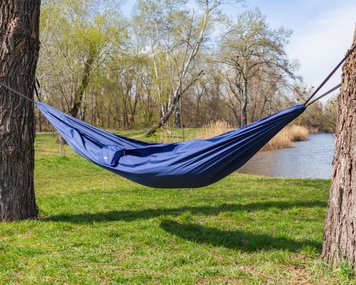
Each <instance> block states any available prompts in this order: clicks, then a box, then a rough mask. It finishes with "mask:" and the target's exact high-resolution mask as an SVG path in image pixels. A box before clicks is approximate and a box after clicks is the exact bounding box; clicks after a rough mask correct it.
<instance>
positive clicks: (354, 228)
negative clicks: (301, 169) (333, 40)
mask: <svg viewBox="0 0 356 285" xmlns="http://www.w3.org/2000/svg"><path fill="white" fill-rule="evenodd" d="M353 44H354V45H355V44H356V31H355V36H354V42H353ZM322 258H323V259H324V260H326V261H327V262H329V263H331V264H332V265H333V266H337V265H339V263H340V262H341V261H342V260H346V261H348V262H349V264H350V265H352V266H354V267H355V266H356V51H354V52H353V53H352V55H350V57H349V58H348V60H347V61H346V63H345V65H344V67H343V76H342V85H341V93H340V96H339V98H338V123H337V130H336V146H335V153H334V161H333V181H332V186H331V190H330V198H329V207H328V213H327V218H326V224H325V229H324V244H323V252H322Z"/></svg>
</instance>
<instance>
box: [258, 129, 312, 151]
mask: <svg viewBox="0 0 356 285" xmlns="http://www.w3.org/2000/svg"><path fill="white" fill-rule="evenodd" d="M308 136H309V131H308V129H307V128H305V127H302V126H297V125H291V126H287V127H285V128H284V129H283V130H282V131H280V132H279V133H278V134H277V135H276V136H275V137H274V138H272V139H271V140H270V141H269V142H268V143H267V144H266V145H265V146H264V148H263V150H274V149H282V148H289V147H292V146H293V142H296V141H306V140H308Z"/></svg>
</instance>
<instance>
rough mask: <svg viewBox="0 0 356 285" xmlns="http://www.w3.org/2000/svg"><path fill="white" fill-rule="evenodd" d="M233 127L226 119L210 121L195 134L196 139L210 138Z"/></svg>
mask: <svg viewBox="0 0 356 285" xmlns="http://www.w3.org/2000/svg"><path fill="white" fill-rule="evenodd" d="M231 130H232V127H231V126H230V124H229V123H228V122H226V121H216V122H210V123H209V124H207V125H205V126H204V127H203V128H202V129H201V130H200V131H198V132H197V133H196V134H195V138H196V139H208V138H211V137H215V136H217V135H220V134H223V133H226V132H228V131H231Z"/></svg>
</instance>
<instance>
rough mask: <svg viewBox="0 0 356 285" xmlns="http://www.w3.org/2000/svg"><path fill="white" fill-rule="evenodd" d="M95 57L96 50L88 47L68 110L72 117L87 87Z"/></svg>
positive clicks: (77, 109)
mask: <svg viewBox="0 0 356 285" xmlns="http://www.w3.org/2000/svg"><path fill="white" fill-rule="evenodd" d="M95 57H96V51H95V50H94V49H93V48H90V51H89V55H88V58H87V59H86V61H85V63H84V71H83V75H82V80H81V82H80V85H79V88H78V90H77V91H76V92H75V94H74V98H73V103H72V106H71V108H70V110H69V114H70V115H71V116H72V117H74V118H76V117H77V116H78V113H79V108H80V106H81V105H82V102H83V97H84V92H85V90H86V89H87V87H88V84H89V81H90V76H91V72H92V69H93V63H94V61H95Z"/></svg>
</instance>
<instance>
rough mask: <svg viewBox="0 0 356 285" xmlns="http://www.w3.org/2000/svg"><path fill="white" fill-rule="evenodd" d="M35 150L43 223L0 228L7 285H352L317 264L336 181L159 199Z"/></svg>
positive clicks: (266, 182)
mask: <svg viewBox="0 0 356 285" xmlns="http://www.w3.org/2000/svg"><path fill="white" fill-rule="evenodd" d="M54 142H55V139H54V138H53V137H51V136H50V135H46V136H45V135H43V136H38V138H37V141H36V150H37V152H36V153H37V156H36V173H35V187H36V195H37V203H38V207H39V211H40V215H39V219H38V220H32V221H23V222H16V223H2V224H1V226H0V280H1V281H0V283H1V284H7V283H9V284H354V283H352V282H353V281H352V272H350V270H349V269H348V268H347V267H346V266H345V267H342V268H340V269H338V270H332V269H330V268H329V267H328V266H327V265H326V264H324V263H323V262H322V261H321V260H320V252H321V247H322V234H323V225H324V219H325V213H326V206H327V199H328V191H329V186H330V181H327V180H310V179H308V180H302V179H274V178H261V177H254V176H246V175H238V174H233V175H230V176H229V177H227V178H226V179H224V180H223V181H221V182H219V183H216V184H214V185H211V186H209V187H205V188H201V189H170V190H167V189H152V188H148V187H143V186H140V185H137V184H134V183H132V182H129V181H127V180H125V179H123V178H120V177H119V176H116V175H114V174H111V173H110V172H108V171H106V170H103V169H101V168H99V167H97V166H95V165H93V164H91V163H89V162H87V161H85V160H84V159H82V158H80V157H79V156H76V155H73V154H72V152H71V151H68V152H67V156H66V157H59V156H58V155H57V154H56V153H58V150H59V146H58V145H56V144H55V143H54Z"/></svg>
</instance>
